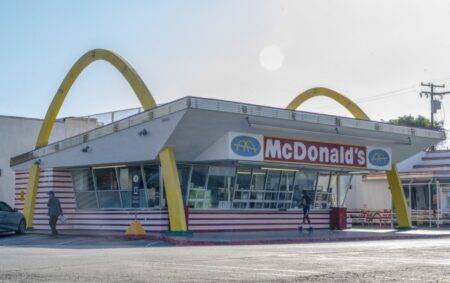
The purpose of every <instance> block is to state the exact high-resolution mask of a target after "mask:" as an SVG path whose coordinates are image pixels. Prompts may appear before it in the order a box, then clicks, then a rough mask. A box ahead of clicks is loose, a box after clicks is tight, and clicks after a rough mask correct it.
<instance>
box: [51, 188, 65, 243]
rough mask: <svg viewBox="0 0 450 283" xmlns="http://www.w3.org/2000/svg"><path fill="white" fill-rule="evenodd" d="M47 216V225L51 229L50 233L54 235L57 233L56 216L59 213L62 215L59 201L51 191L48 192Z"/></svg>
mask: <svg viewBox="0 0 450 283" xmlns="http://www.w3.org/2000/svg"><path fill="white" fill-rule="evenodd" d="M48 196H49V197H48V202H47V207H48V216H49V217H50V220H49V225H50V228H51V229H52V235H54V236H56V235H58V231H57V230H56V223H57V222H58V217H59V216H60V215H63V212H62V209H61V203H60V202H59V199H58V198H57V197H56V196H55V193H54V192H53V191H50V192H48Z"/></svg>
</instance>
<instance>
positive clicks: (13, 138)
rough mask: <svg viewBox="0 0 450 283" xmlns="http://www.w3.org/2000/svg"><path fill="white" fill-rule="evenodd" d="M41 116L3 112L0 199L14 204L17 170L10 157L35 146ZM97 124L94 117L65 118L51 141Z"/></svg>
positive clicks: (0, 117) (0, 126)
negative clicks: (34, 116)
mask: <svg viewBox="0 0 450 283" xmlns="http://www.w3.org/2000/svg"><path fill="white" fill-rule="evenodd" d="M41 125H42V120H40V119H30V118H23V117H10V116H0V133H1V135H0V136H1V137H2V139H1V142H0V170H1V176H0V200H1V201H5V202H7V203H8V204H10V205H12V206H13V204H14V172H13V171H12V170H11V168H10V167H9V161H10V159H11V157H13V156H16V155H19V154H22V153H25V152H27V151H30V150H32V149H34V145H35V143H36V138H37V135H38V133H39V129H40V127H41ZM96 127H97V121H96V120H95V119H85V118H65V119H62V120H58V122H57V123H56V124H55V128H54V130H53V133H52V135H51V137H50V142H55V141H58V140H62V139H65V138H68V137H71V136H74V135H76V134H79V133H82V132H85V131H88V130H91V129H94V128H96Z"/></svg>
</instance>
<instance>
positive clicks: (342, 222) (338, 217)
mask: <svg viewBox="0 0 450 283" xmlns="http://www.w3.org/2000/svg"><path fill="white" fill-rule="evenodd" d="M330 228H331V229H333V230H344V229H347V208H346V207H332V208H331V211H330Z"/></svg>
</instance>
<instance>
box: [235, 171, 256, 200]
mask: <svg viewBox="0 0 450 283" xmlns="http://www.w3.org/2000/svg"><path fill="white" fill-rule="evenodd" d="M251 182H252V170H251V169H245V168H237V171H236V184H235V187H234V197H233V208H247V207H248V206H249V201H250V187H251Z"/></svg>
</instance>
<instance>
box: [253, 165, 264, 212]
mask: <svg viewBox="0 0 450 283" xmlns="http://www.w3.org/2000/svg"><path fill="white" fill-rule="evenodd" d="M266 175H267V171H266V170H260V169H253V171H252V186H251V192H250V200H251V201H250V203H249V207H250V208H263V207H264V206H266V207H267V205H265V203H264V202H263V200H265V196H266V191H265V184H266Z"/></svg>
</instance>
